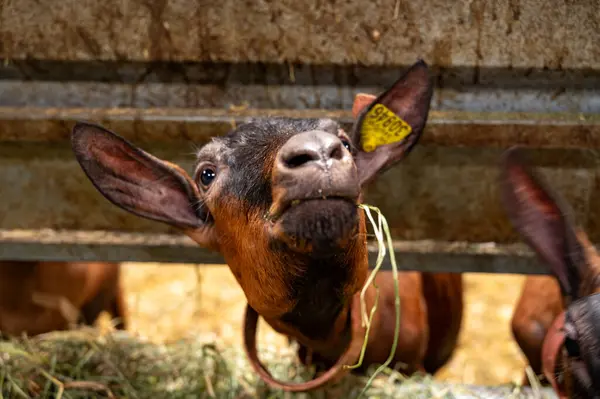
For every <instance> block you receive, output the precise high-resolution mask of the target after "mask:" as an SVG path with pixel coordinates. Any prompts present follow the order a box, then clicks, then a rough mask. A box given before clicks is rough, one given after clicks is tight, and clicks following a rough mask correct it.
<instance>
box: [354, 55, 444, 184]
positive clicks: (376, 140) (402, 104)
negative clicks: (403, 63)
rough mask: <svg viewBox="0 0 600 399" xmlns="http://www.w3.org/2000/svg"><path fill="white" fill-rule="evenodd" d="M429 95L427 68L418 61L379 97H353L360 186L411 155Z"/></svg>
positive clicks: (420, 129) (430, 85)
mask: <svg viewBox="0 0 600 399" xmlns="http://www.w3.org/2000/svg"><path fill="white" fill-rule="evenodd" d="M432 95H433V82H432V79H431V77H430V76H429V67H428V66H427V64H426V63H425V62H424V61H418V62H417V63H416V64H414V65H413V66H412V67H411V68H410V69H409V70H408V71H407V72H406V73H405V74H404V75H403V76H402V77H401V78H400V79H398V80H397V81H396V83H394V84H393V85H392V87H391V88H390V89H388V90H387V91H386V92H384V93H383V94H381V95H380V96H379V97H375V96H370V95H367V94H362V93H361V94H358V95H357V96H356V98H355V100H354V104H353V107H352V112H353V114H354V115H355V117H356V118H357V120H356V123H355V124H354V128H353V129H352V142H353V144H354V146H355V147H356V148H358V153H357V154H356V155H355V161H356V166H357V168H358V174H359V179H360V183H361V184H362V185H364V184H367V183H369V182H370V181H372V180H373V179H374V178H375V176H376V175H377V174H380V173H382V172H384V171H385V170H387V169H388V168H389V167H391V166H392V165H394V164H395V163H396V162H399V161H400V160H401V159H403V158H404V157H405V156H407V155H408V154H409V153H410V151H411V150H412V149H413V147H414V146H415V144H417V141H418V140H419V138H420V136H421V133H422V132H423V128H424V127H425V124H426V121H427V117H428V114H429V106H430V104H431V97H432Z"/></svg>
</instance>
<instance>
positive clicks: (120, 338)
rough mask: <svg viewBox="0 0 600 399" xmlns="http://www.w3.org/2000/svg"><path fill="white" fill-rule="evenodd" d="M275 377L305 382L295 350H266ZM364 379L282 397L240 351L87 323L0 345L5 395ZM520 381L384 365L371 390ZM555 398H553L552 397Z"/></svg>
mask: <svg viewBox="0 0 600 399" xmlns="http://www.w3.org/2000/svg"><path fill="white" fill-rule="evenodd" d="M261 358H262V359H263V361H264V362H265V363H266V364H267V366H268V367H269V369H270V370H271V372H272V373H273V375H274V376H276V377H278V378H280V379H285V380H296V381H302V380H305V379H307V378H310V376H311V375H310V370H308V369H306V368H304V367H301V366H300V365H299V364H298V362H297V360H296V357H295V352H294V349H293V348H292V347H290V348H287V349H273V348H271V349H269V350H262V351H261ZM365 382H366V378H364V377H356V376H349V377H347V378H344V379H342V381H341V382H339V383H338V384H337V385H334V386H332V387H330V388H328V389H327V390H320V391H316V392H313V393H311V394H294V395H291V394H285V393H283V392H275V391H272V390H270V389H268V388H267V387H266V386H265V384H264V383H263V382H262V381H259V380H258V379H257V377H256V376H255V374H254V373H253V371H252V370H251V368H250V366H249V365H248V363H247V361H246V359H245V355H244V353H243V351H241V350H240V348H236V347H226V348H221V347H220V345H219V344H218V343H215V342H207V341H206V340H201V339H194V338H190V339H185V340H179V341H175V342H172V343H169V344H156V343H152V342H150V341H146V340H143V339H141V338H139V337H136V336H134V335H131V334H129V333H126V332H122V331H117V332H110V333H106V334H101V333H100V332H99V330H94V329H90V328H83V329H77V330H72V331H67V332H53V333H49V334H45V335H42V336H38V337H35V338H29V339H27V338H22V339H18V340H16V339H12V340H9V341H5V342H1V343H0V394H1V395H0V397H2V398H44V399H45V398H61V399H62V398H101V397H102V398H107V397H108V398H153V399H154V398H156V399H158V398H175V399H176V398H246V397H261V398H332V397H340V398H354V397H357V395H358V393H359V392H360V391H361V390H362V388H363V387H364V386H365ZM533 394H534V392H532V391H526V390H524V389H520V388H519V387H515V386H512V387H510V386H506V387H503V388H475V387H469V386H459V385H448V384H444V383H441V382H434V381H433V380H432V379H431V378H430V377H428V376H421V377H413V378H411V379H406V378H404V377H403V376H402V375H401V374H399V373H397V372H393V371H391V370H387V371H386V372H385V373H384V374H383V375H382V376H381V377H380V378H378V379H376V380H375V382H374V383H373V385H372V386H371V387H370V388H369V389H368V391H367V394H366V396H367V397H379V398H382V397H384V398H388V397H393V398H506V397H513V398H526V397H536V396H537V397H540V396H539V395H540V394H541V392H539V391H536V392H535V394H536V395H533ZM547 397H551V396H547Z"/></svg>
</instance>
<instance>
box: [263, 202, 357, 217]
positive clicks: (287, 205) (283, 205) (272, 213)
mask: <svg viewBox="0 0 600 399" xmlns="http://www.w3.org/2000/svg"><path fill="white" fill-rule="evenodd" d="M324 201H335V202H346V203H350V204H352V205H353V206H357V204H358V198H352V197H347V196H342V195H329V196H327V195H323V196H318V197H317V196H315V197H307V198H301V199H288V200H285V201H280V202H279V203H277V204H273V206H272V207H271V209H270V210H269V213H268V214H267V216H266V218H267V219H268V220H269V221H270V222H271V223H272V224H276V223H277V222H278V221H279V220H280V219H281V218H282V217H283V216H284V215H285V214H286V213H287V212H288V211H290V210H292V209H294V208H296V207H298V206H302V205H304V204H307V203H308V204H311V205H315V206H319V205H322V204H324V203H325V202H324Z"/></svg>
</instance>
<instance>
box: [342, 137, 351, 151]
mask: <svg viewBox="0 0 600 399" xmlns="http://www.w3.org/2000/svg"><path fill="white" fill-rule="evenodd" d="M342 145H343V146H344V147H346V149H347V150H348V151H350V143H349V142H348V140H346V139H342Z"/></svg>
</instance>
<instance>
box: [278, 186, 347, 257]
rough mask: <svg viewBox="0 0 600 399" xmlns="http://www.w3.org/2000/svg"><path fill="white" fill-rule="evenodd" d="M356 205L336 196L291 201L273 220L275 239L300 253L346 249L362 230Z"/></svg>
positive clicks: (345, 198)
mask: <svg viewBox="0 0 600 399" xmlns="http://www.w3.org/2000/svg"><path fill="white" fill-rule="evenodd" d="M356 201H357V200H356V199H353V198H348V197H336V196H332V197H327V198H325V199H323V198H306V199H302V200H292V201H288V202H287V203H286V204H284V205H285V206H282V207H281V208H280V209H281V211H280V212H278V213H277V214H276V215H274V218H273V219H271V223H272V224H271V233H272V236H273V237H274V238H275V239H277V240H278V241H283V242H284V243H286V244H287V246H288V247H291V248H292V249H295V250H297V251H300V252H322V251H330V250H331V249H333V248H342V247H344V246H345V245H346V243H347V242H348V240H349V239H350V238H351V237H352V236H354V235H355V233H356V231H357V229H358V206H357V203H356Z"/></svg>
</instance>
